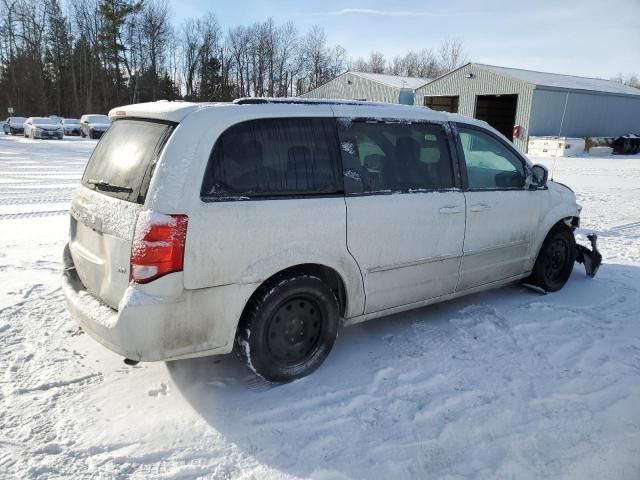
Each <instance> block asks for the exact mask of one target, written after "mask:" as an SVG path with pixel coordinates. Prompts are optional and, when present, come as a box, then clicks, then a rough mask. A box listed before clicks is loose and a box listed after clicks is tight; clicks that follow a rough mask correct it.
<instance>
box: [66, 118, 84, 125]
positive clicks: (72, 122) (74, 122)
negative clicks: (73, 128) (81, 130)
mask: <svg viewBox="0 0 640 480" xmlns="http://www.w3.org/2000/svg"><path fill="white" fill-rule="evenodd" d="M62 123H64V124H65V125H80V120H78V119H77V118H65V119H64V120H62Z"/></svg>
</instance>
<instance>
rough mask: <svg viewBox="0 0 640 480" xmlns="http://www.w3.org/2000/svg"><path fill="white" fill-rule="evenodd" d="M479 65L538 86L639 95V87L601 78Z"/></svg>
mask: <svg viewBox="0 0 640 480" xmlns="http://www.w3.org/2000/svg"><path fill="white" fill-rule="evenodd" d="M473 65H477V66H479V67H482V68H485V69H488V70H492V71H494V72H496V73H499V74H502V75H507V76H509V77H513V78H517V79H518V80H522V81H523V82H527V83H530V84H532V85H536V86H539V87H548V88H561V89H566V90H589V91H593V92H605V93H615V94H618V95H640V89H638V88H633V87H630V86H628V85H624V84H622V83H619V82H614V81H612V80H604V79H602V78H588V77H577V76H574V75H562V74H559V73H545V72H536V71H533V70H522V69H520V68H508V67H498V66H496V65H486V64H483V63H474V64H473Z"/></svg>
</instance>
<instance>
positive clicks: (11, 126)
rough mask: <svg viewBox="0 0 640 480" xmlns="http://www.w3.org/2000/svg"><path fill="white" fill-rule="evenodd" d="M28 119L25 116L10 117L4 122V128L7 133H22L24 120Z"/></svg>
mask: <svg viewBox="0 0 640 480" xmlns="http://www.w3.org/2000/svg"><path fill="white" fill-rule="evenodd" d="M26 121H27V119H26V118H24V117H9V118H7V120H6V121H5V122H4V123H3V124H2V130H3V131H4V134H5V135H22V134H23V133H24V122H26Z"/></svg>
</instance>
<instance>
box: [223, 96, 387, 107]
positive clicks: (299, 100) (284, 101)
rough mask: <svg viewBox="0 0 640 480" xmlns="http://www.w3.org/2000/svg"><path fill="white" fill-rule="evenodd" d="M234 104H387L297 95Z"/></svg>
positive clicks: (252, 99) (248, 99)
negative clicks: (300, 96)
mask: <svg viewBox="0 0 640 480" xmlns="http://www.w3.org/2000/svg"><path fill="white" fill-rule="evenodd" d="M233 103H234V104H236V105H264V104H278V103H281V104H292V105H368V106H384V105H387V104H384V103H379V102H367V101H362V100H325V99H319V98H299V97H281V98H268V97H244V98H238V99H236V100H234V101H233Z"/></svg>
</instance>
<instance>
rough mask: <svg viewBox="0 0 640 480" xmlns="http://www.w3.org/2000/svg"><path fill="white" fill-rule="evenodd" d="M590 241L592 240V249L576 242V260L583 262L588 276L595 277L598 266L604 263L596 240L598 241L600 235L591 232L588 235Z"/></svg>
mask: <svg viewBox="0 0 640 480" xmlns="http://www.w3.org/2000/svg"><path fill="white" fill-rule="evenodd" d="M587 238H588V239H589V242H591V250H589V248H588V247H585V246H584V245H580V244H579V243H576V262H578V263H582V264H583V265H584V269H585V270H586V272H587V276H589V277H591V278H593V277H595V276H596V273H598V268H600V264H601V263H602V255H601V254H600V252H599V251H598V246H597V245H596V242H597V241H598V235H596V234H595V233H591V234H589V235H587Z"/></svg>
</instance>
